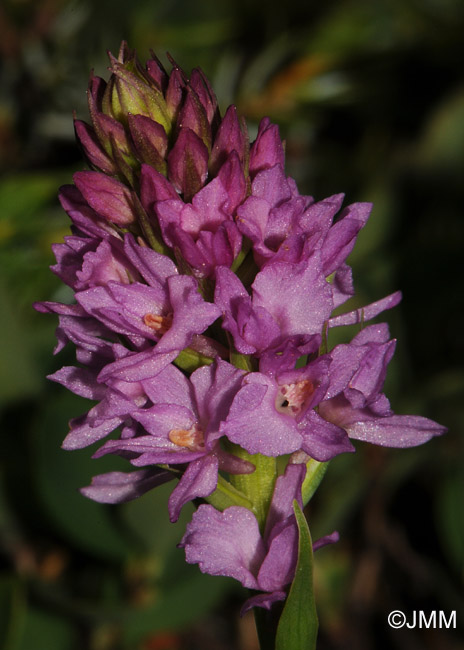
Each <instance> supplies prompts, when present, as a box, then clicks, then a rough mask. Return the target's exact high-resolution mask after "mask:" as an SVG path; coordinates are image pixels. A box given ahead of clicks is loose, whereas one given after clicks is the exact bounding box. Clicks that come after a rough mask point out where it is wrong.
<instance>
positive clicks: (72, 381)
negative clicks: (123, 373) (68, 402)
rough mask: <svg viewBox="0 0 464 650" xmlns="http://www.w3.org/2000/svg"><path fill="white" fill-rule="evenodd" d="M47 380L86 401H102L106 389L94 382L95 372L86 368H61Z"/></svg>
mask: <svg viewBox="0 0 464 650" xmlns="http://www.w3.org/2000/svg"><path fill="white" fill-rule="evenodd" d="M47 379H51V380H52V381H56V382H58V383H59V384H63V386H66V388H67V389H68V390H70V391H72V392H73V393H75V394H76V395H80V396H81V397H86V398H87V399H95V400H100V399H103V397H104V396H105V392H106V387H105V386H102V385H101V384H99V383H98V382H97V381H96V377H95V372H94V371H92V370H90V369H88V368H76V367H75V366H63V368H61V369H60V370H58V371H57V372H55V373H53V375H48V377H47Z"/></svg>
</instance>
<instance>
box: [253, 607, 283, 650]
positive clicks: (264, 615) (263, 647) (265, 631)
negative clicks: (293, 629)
mask: <svg viewBox="0 0 464 650" xmlns="http://www.w3.org/2000/svg"><path fill="white" fill-rule="evenodd" d="M253 612H254V615H255V625H256V632H257V634H258V639H259V647H260V650H274V648H275V638H276V633H277V625H278V623H279V618H280V614H281V612H282V604H281V603H274V604H273V606H272V608H271V609H270V610H267V609H263V608H262V607H255V608H254V610H253Z"/></svg>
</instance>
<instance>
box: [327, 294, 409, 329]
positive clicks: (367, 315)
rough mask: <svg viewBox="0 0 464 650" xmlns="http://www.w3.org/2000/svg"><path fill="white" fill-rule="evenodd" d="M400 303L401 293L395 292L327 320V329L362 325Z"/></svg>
mask: <svg viewBox="0 0 464 650" xmlns="http://www.w3.org/2000/svg"><path fill="white" fill-rule="evenodd" d="M400 302H401V291H395V293H392V294H390V295H389V296H386V297H385V298H382V300H377V301H376V302H372V303H371V304H370V305H366V306H365V307H361V308H360V309H354V310H353V311H350V312H347V313H346V314H341V315H340V316H334V317H333V318H331V319H330V320H329V327H339V326H340V325H355V324H356V323H362V322H364V321H367V320H371V318H375V317H376V316H378V315H379V314H381V313H382V312H383V311H385V310H386V309H392V308H393V307H396V305H398V304H399V303H400Z"/></svg>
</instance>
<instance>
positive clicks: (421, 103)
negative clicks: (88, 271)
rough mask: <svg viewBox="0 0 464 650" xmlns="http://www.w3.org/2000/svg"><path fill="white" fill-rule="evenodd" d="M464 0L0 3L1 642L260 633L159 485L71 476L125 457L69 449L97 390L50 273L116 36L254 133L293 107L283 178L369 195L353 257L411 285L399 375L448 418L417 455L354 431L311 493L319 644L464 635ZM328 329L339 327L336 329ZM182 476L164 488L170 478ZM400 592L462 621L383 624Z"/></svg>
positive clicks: (166, 641)
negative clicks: (107, 501)
mask: <svg viewBox="0 0 464 650" xmlns="http://www.w3.org/2000/svg"><path fill="white" fill-rule="evenodd" d="M463 30H464V4H463V3H462V0H422V1H421V2H419V1H418V0H339V1H335V0H328V1H327V2H325V3H315V2H311V1H310V0H305V1H303V0H287V2H285V3H281V2H276V0H268V1H267V2H266V3H264V2H260V1H258V0H247V1H245V0H234V1H232V0H224V1H223V2H212V1H211V0H204V1H201V0H171V2H161V1H159V0H132V1H131V2H130V3H123V2H118V1H115V0H113V1H112V2H109V0H100V1H99V2H98V3H97V2H92V1H91V0H74V1H70V0H38V1H34V0H4V1H3V3H2V4H1V5H0V57H1V59H0V173H1V178H0V268H1V274H0V341H1V365H0V407H1V423H2V433H1V435H2V438H1V449H2V454H1V461H0V545H1V546H0V553H1V555H0V647H2V648H5V650H87V649H88V650H129V649H130V650H132V649H135V650H139V649H140V650H179V649H182V650H184V649H193V650H194V649H196V648H202V649H208V648H214V649H215V650H238V649H241V650H251V649H252V648H254V647H256V645H255V644H256V640H255V637H254V632H253V630H252V629H251V627H250V621H249V619H245V620H242V621H239V618H238V610H239V606H240V602H241V600H242V599H243V597H244V594H243V593H242V592H241V591H240V590H239V589H238V588H237V587H236V585H235V584H234V583H233V581H231V580H227V579H219V578H211V577H209V576H203V575H201V574H200V572H199V571H198V569H197V567H191V566H188V565H186V564H185V563H184V560H183V553H182V551H180V550H178V549H177V548H176V543H177V542H178V541H179V539H180V537H181V535H182V530H183V526H184V525H185V522H186V521H187V520H188V518H189V516H190V513H189V512H186V513H185V515H184V517H183V520H182V521H181V522H179V524H177V525H175V526H173V525H171V524H169V522H168V518H167V513H166V500H167V494H166V491H165V490H163V489H159V490H158V491H156V492H153V493H151V494H148V495H146V496H145V497H144V498H142V499H140V500H139V501H137V502H134V503H131V504H126V505H124V506H121V507H103V506H100V505H97V504H94V503H92V502H89V501H87V500H86V499H84V497H82V496H81V495H80V494H79V493H78V491H77V490H78V488H79V487H81V486H83V485H86V484H87V483H88V482H89V480H90V477H91V476H92V475H93V474H97V473H101V472H103V471H109V470H110V469H116V468H117V459H114V458H105V459H101V460H98V461H96V460H91V459H90V455H91V450H90V451H89V450H88V449H87V450H83V451H81V452H73V453H69V452H64V451H62V450H61V449H60V444H61V441H62V439H63V438H64V436H65V434H66V432H67V421H68V420H69V419H70V418H71V417H74V416H77V415H79V414H80V413H82V412H84V411H85V410H86V409H87V408H88V406H87V404H86V403H85V402H84V401H83V400H80V399H79V398H77V397H75V396H72V395H70V394H67V393H66V391H65V390H64V389H63V388H61V387H59V386H56V385H52V384H51V383H50V382H47V381H46V379H45V375H46V374H49V373H51V372H54V371H55V370H56V369H58V368H59V367H60V366H61V365H64V364H66V363H72V358H73V357H72V350H68V351H65V352H63V353H61V354H60V356H59V357H58V358H53V357H52V354H51V352H52V349H53V346H54V328H55V326H56V322H55V321H54V319H53V317H44V316H39V315H38V314H36V313H35V312H34V311H33V310H32V307H31V303H32V302H33V301H34V300H49V299H54V300H60V299H65V298H66V296H67V292H66V289H64V288H63V287H62V286H61V285H60V282H59V281H58V279H57V278H56V277H55V276H54V275H53V274H52V273H51V272H50V271H49V270H48V266H49V265H50V264H51V263H53V257H52V255H51V251H50V245H51V243H52V242H54V241H60V240H61V239H62V237H63V235H64V234H66V233H67V230H68V220H67V217H66V215H65V214H64V213H63V212H62V211H61V209H60V208H59V205H58V202H57V199H56V195H57V190H58V187H59V186H60V185H61V184H63V183H68V182H70V181H71V176H72V173H73V172H74V171H76V170H78V169H82V168H84V164H83V162H82V159H81V157H80V153H79V151H78V149H77V146H76V145H75V143H74V134H73V127H72V111H73V110H75V111H76V112H77V115H78V116H79V117H80V118H83V119H86V116H87V112H86V96H85V90H86V87H87V79H88V75H89V71H90V69H91V68H93V69H95V72H96V73H97V74H100V75H102V76H106V74H107V71H106V66H107V61H106V55H105V52H106V50H107V49H110V50H112V51H113V52H116V51H117V50H118V48H119V43H120V41H121V40H122V39H126V40H127V41H128V42H129V44H130V46H131V47H135V48H136V49H137V51H138V53H139V56H140V57H141V58H142V59H144V58H146V57H147V56H148V55H149V50H150V48H152V49H154V50H155V51H156V52H157V54H158V55H160V56H161V58H163V60H166V59H165V58H164V53H165V52H166V51H169V52H170V53H171V55H172V56H173V57H174V58H175V59H176V60H177V61H178V63H179V64H180V65H181V66H182V67H183V68H184V69H185V70H186V71H188V72H189V71H190V70H191V68H192V67H195V66H201V67H202V68H203V69H204V71H205V72H206V74H207V75H208V76H209V78H210V79H211V81H212V83H213V87H214V88H215V90H216V93H217V95H218V97H219V100H220V103H221V106H222V108H223V109H225V108H226V107H227V105H228V104H229V103H232V102H233V103H236V104H237V106H238V109H239V112H240V113H241V114H244V115H245V116H246V117H247V120H248V123H249V127H250V133H251V135H252V137H253V134H254V133H255V132H256V128H257V124H258V122H259V119H260V117H262V116H263V115H269V117H271V119H272V120H273V121H276V122H278V123H279V125H280V127H281V133H282V135H283V136H284V137H285V139H286V142H287V159H288V172H289V174H291V175H292V176H294V177H295V178H296V179H297V181H298V183H299V184H300V189H301V191H304V192H305V193H308V194H313V195H314V196H315V198H316V199H322V198H324V197H325V196H328V195H330V194H332V193H336V192H340V191H344V192H345V193H346V197H347V198H346V200H347V202H350V203H351V202H353V201H358V200H362V201H374V210H373V213H372V217H371V220H370V222H369V224H368V226H367V227H366V229H365V231H363V232H362V234H361V235H360V237H359V242H358V245H357V247H356V249H355V251H354V252H353V254H352V256H351V258H350V259H351V263H352V265H353V267H354V271H355V282H356V284H357V288H358V291H359V294H358V298H357V300H358V303H359V304H360V305H361V304H364V303H365V302H367V301H370V300H375V299H377V298H379V297H381V296H383V295H384V294H386V293H388V292H390V291H393V290H395V289H397V288H400V289H402V290H403V293H404V300H403V303H402V305H401V306H400V307H399V308H397V309H395V310H394V311H393V312H392V313H389V314H388V315H387V318H388V321H389V322H390V324H391V329H392V332H393V334H394V335H395V336H398V339H399V343H398V348H397V354H396V357H395V360H394V362H393V363H392V366H391V370H390V374H389V377H388V390H387V393H388V395H389V396H390V397H391V401H392V403H393V406H394V408H395V410H396V411H397V412H400V413H408V412H411V413H412V412H414V413H420V414H421V415H425V416H428V417H431V418H433V419H436V420H438V421H439V422H441V423H443V424H446V425H447V426H448V427H449V429H450V431H449V433H448V434H447V436H446V437H443V438H441V439H438V440H434V441H432V442H431V443H429V444H427V445H425V446H424V447H421V448H418V449H411V450H405V451H395V450H385V449H379V448H373V447H370V448H368V447H367V446H364V445H361V444H360V445H358V453H357V454H356V455H355V456H352V455H350V456H349V457H346V458H345V457H340V458H337V459H336V460H335V461H333V462H332V464H331V467H330V468H329V472H328V474H327V476H326V478H325V480H324V482H323V485H322V486H321V488H320V490H319V492H318V494H317V495H316V497H315V499H314V503H313V504H312V505H311V507H310V508H309V510H308V512H307V515H308V518H309V522H310V526H311V531H312V534H313V537H314V538H317V537H318V536H319V535H322V534H325V533H329V532H331V531H332V530H333V529H334V528H336V529H338V530H339V531H340V534H341V542H340V543H339V544H338V545H336V546H335V547H334V546H332V547H329V548H327V549H323V550H322V551H319V552H318V553H317V554H316V568H315V571H316V574H315V579H316V596H317V605H318V611H319V619H320V630H321V631H320V637H319V646H318V647H320V649H321V650H345V649H346V650H348V649H350V650H351V649H353V648H356V650H371V649H374V648H375V649H376V650H377V649H380V650H382V649H383V648H385V649H387V648H388V649H394V650H395V649H399V650H400V649H403V648H407V649H408V650H411V649H412V650H414V648H425V647H427V648H430V649H432V650H434V649H438V648H439V649H440V650H458V649H462V648H464V642H463V634H462V633H463V629H464V599H463V596H462V593H463V591H462V587H463V578H464V562H463V546H464V508H463V500H464V498H463V497H464V471H463V467H464V444H463V434H462V430H463V420H464V414H463V409H462V404H463V389H464V370H463V365H462V352H463V349H462V348H463V336H462V325H461V322H462V312H463V291H462V280H463V277H462V272H461V269H462V248H463V243H464V225H463V212H464V205H463V203H464V202H463V198H464V183H463V180H462V173H463V170H464V79H463V76H462V68H463V63H464V46H463V39H462V33H463ZM334 342H335V341H334ZM168 489H169V486H168ZM393 609H400V610H404V611H405V612H406V613H407V614H412V612H413V611H419V610H424V611H425V612H430V611H432V610H443V611H444V612H445V613H446V614H447V615H449V614H450V613H451V612H452V611H453V610H456V612H457V629H456V630H446V629H444V630H435V631H433V630H427V629H403V630H391V629H390V628H389V627H388V625H387V621H386V617H387V615H388V613H389V612H390V611H391V610H393Z"/></svg>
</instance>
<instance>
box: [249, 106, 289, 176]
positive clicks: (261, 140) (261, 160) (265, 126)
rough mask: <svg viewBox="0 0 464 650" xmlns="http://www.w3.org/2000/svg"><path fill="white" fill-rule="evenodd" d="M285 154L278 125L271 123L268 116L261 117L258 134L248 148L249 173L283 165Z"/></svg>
mask: <svg viewBox="0 0 464 650" xmlns="http://www.w3.org/2000/svg"><path fill="white" fill-rule="evenodd" d="M284 163H285V154H284V147H283V144H282V140H281V139H280V135H279V127H278V126H277V125H276V124H271V122H270V120H269V118H268V117H263V119H262V120H261V122H260V123H259V128H258V135H257V137H256V140H255V141H254V142H253V145H252V147H251V150H250V175H251V176H254V175H255V174H257V172H259V171H261V170H263V169H268V168H269V167H273V166H274V165H280V166H281V167H283V166H284Z"/></svg>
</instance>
